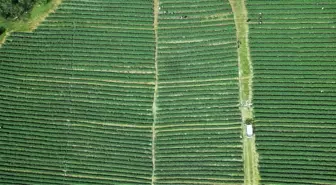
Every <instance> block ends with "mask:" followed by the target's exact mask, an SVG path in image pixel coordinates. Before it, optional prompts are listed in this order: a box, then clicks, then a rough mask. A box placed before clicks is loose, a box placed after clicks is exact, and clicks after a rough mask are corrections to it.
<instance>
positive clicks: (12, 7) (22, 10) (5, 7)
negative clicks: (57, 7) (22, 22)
mask: <svg viewBox="0 0 336 185" xmlns="http://www.w3.org/2000/svg"><path fill="white" fill-rule="evenodd" d="M49 1H50V0H0V16H2V17H3V18H5V19H7V20H16V19H23V18H25V17H27V16H28V15H29V13H30V11H31V10H32V9H33V7H34V5H35V4H37V3H48V2H49Z"/></svg>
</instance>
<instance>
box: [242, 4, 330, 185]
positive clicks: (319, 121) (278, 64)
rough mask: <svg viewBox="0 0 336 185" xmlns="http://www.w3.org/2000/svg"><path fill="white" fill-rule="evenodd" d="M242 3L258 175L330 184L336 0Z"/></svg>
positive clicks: (289, 181) (265, 179) (278, 180)
mask: <svg viewBox="0 0 336 185" xmlns="http://www.w3.org/2000/svg"><path fill="white" fill-rule="evenodd" d="M247 8H248V12H249V18H250V21H251V22H250V25H249V26H250V47H251V55H252V61H253V69H254V85H253V89H254V93H253V94H254V100H253V102H254V111H255V121H256V138H257V139H256V144H257V150H258V153H259V166H260V175H261V183H262V184H279V185H281V184H334V182H335V180H336V176H335V173H333V171H334V170H335V168H336V161H335V160H334V158H335V157H336V155H335V154H334V151H335V148H334V145H335V143H336V137H334V134H333V133H334V132H335V130H336V126H335V124H334V123H335V121H334V120H335V114H334V112H335V110H334V107H335V105H336V103H335V102H336V96H335V94H334V93H335V88H336V86H335V84H334V81H335V80H336V76H335V72H336V71H335V69H336V65H335V57H336V55H335V52H333V51H334V50H335V44H334V43H335V42H336V40H335V37H334V35H335V34H336V32H335V29H334V28H333V23H332V18H333V17H334V14H335V9H336V3H335V2H333V1H327V2H318V1H315V0H311V1H298V0H295V1H290V2H289V1H288V2H269V1H248V7H247ZM280 10H281V11H280Z"/></svg>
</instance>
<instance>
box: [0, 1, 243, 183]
mask: <svg viewBox="0 0 336 185" xmlns="http://www.w3.org/2000/svg"><path fill="white" fill-rule="evenodd" d="M189 6H192V7H193V9H187V8H188V7H189ZM155 9H156V10H155ZM153 10H155V11H153ZM153 12H154V13H153ZM181 17H182V18H181ZM153 22H154V24H153ZM0 55H1V60H0V85H1V88H0V95H1V98H0V102H1V104H0V115H1V116H0V121H1V124H2V129H1V132H0V141H1V143H0V156H1V158H0V160H1V165H0V174H1V180H0V182H1V183H4V184H6V183H8V184H10V183H16V184H17V183H19V184H23V183H31V184H39V183H42V184H52V183H55V184H63V183H89V184H111V183H112V184H223V183H225V184H241V183H243V181H244V172H243V159H242V152H243V151H242V140H241V138H240V136H241V114H240V111H239V80H238V63H237V53H236V38H235V24H234V19H233V14H232V12H231V7H230V4H229V2H226V3H223V1H219V0H218V1H211V2H210V3H208V2H206V3H205V2H203V1H193V2H192V3H188V4H186V3H179V2H178V1H168V0H162V1H160V3H159V4H155V3H154V6H153V2H152V1H140V0H138V1H132V2H124V1H113V2H111V1H103V0H96V1H95V3H90V4H87V3H86V2H84V1H79V0H71V1H64V2H63V3H62V4H61V5H60V6H59V8H58V9H57V11H56V13H53V14H50V16H49V17H48V18H47V19H46V20H45V21H44V22H43V23H42V24H41V25H40V26H39V27H38V28H37V29H36V30H35V31H34V32H32V33H23V32H15V33H12V35H11V36H9V37H8V38H7V41H6V43H5V44H4V45H3V46H2V49H1V50H0Z"/></svg>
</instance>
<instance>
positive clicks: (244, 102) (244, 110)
mask: <svg viewBox="0 0 336 185" xmlns="http://www.w3.org/2000/svg"><path fill="white" fill-rule="evenodd" d="M229 1H230V4H231V7H232V11H233V14H234V20H235V25H236V36H237V52H238V66H239V90H240V93H239V99H240V110H241V114H242V141H243V161H244V176H245V178H244V184H245V185H257V184H259V181H260V176H259V170H258V154H257V152H256V145H255V135H253V136H252V137H251V138H248V137H247V136H246V129H245V127H246V125H245V122H246V120H248V119H250V120H253V106H252V105H253V104H252V93H253V91H252V79H253V69H252V60H251V57H250V48H249V41H248V24H247V15H248V14H247V10H246V5H245V0H229Z"/></svg>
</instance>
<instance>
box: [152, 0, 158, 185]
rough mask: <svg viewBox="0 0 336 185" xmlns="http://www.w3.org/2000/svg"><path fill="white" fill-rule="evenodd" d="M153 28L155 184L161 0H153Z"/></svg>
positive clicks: (153, 182) (153, 151) (153, 177)
mask: <svg viewBox="0 0 336 185" xmlns="http://www.w3.org/2000/svg"><path fill="white" fill-rule="evenodd" d="M153 13H154V20H153V29H154V37H155V38H154V39H155V40H154V42H155V52H154V66H155V84H154V95H153V107H152V111H153V125H152V166H153V167H152V177H151V179H152V183H151V184H152V185H154V184H155V181H156V178H155V170H156V164H155V162H156V152H155V150H156V120H157V104H156V102H157V97H158V85H159V82H158V80H159V79H158V76H159V74H158V72H159V71H158V18H159V0H153Z"/></svg>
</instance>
